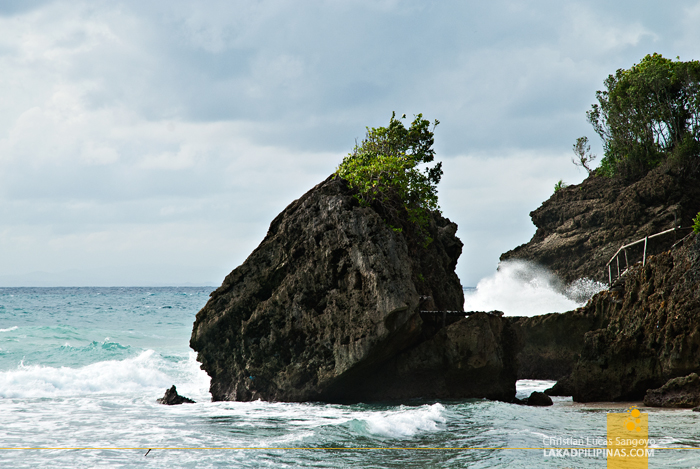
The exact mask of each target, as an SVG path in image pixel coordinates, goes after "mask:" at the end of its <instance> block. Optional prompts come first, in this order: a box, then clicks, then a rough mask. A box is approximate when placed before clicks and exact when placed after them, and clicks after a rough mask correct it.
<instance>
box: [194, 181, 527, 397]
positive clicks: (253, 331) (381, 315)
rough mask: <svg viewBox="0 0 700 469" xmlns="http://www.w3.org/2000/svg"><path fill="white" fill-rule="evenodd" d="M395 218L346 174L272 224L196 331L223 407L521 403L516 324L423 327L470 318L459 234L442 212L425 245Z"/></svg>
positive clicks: (487, 321)
mask: <svg viewBox="0 0 700 469" xmlns="http://www.w3.org/2000/svg"><path fill="white" fill-rule="evenodd" d="M390 217H391V215H390V214H389V212H388V211H386V210H384V208H383V207H382V205H381V204H375V205H374V206H372V207H362V206H360V205H359V204H358V202H357V201H356V199H355V198H354V197H353V196H352V190H351V189H349V188H348V187H347V185H346V183H345V181H344V180H342V179H340V178H337V177H333V176H332V177H329V178H328V179H327V180H326V181H324V182H323V183H321V184H319V185H318V186H316V187H315V188H313V189H312V190H311V191H309V192H308V193H306V194H304V195H303V196H302V197H301V198H299V199H298V200H296V201H294V202H293V203H292V204H290V205H289V206H288V207H287V208H286V209H285V210H284V211H283V212H282V213H280V215H278V216H277V217H276V218H275V219H274V220H273V221H272V223H271V224H270V228H269V230H268V233H267V235H266V237H265V239H264V240H263V241H262V243H261V244H260V245H259V246H258V247H257V248H256V249H255V250H254V251H253V253H252V254H251V255H250V256H249V257H248V259H246V261H245V262H244V263H243V264H242V265H241V266H239V267H238V268H236V269H235V270H234V271H233V272H231V273H230V274H229V275H228V276H227V277H226V279H225V280H224V282H223V284H222V285H221V287H219V288H218V289H217V290H215V291H214V292H212V294H211V298H210V300H209V301H208V303H207V304H206V306H205V307H204V308H203V309H202V310H201V311H200V312H199V313H198V314H197V317H196V321H195V323H194V327H193V331H192V337H191V340H190V345H191V347H192V348H193V349H194V350H196V351H197V352H198V355H197V359H198V360H199V361H200V362H201V364H202V368H203V369H204V370H205V371H206V372H207V373H208V374H209V376H210V377H211V389H210V390H211V394H212V397H213V399H214V400H254V399H264V400H273V401H309V400H322V401H357V400H385V399H404V398H411V397H455V398H456V397H493V398H499V399H506V400H507V399H510V398H512V397H513V396H514V394H515V367H514V365H513V363H514V361H515V358H514V351H513V348H512V346H511V344H512V342H513V340H512V334H511V329H510V324H509V323H508V322H507V321H505V320H504V319H503V318H502V317H500V316H499V315H494V314H490V315H489V314H480V315H472V316H470V317H469V318H465V319H462V320H458V321H456V322H454V321H449V323H445V324H444V325H443V324H441V323H440V322H439V321H438V322H436V321H428V320H427V318H426V321H424V320H423V319H422V318H421V314H420V311H421V310H454V311H461V310H462V307H463V303H464V297H463V293H462V287H461V285H460V282H459V279H458V278H457V275H456V274H455V271H454V270H455V266H456V263H457V259H458V258H459V255H460V254H461V251H462V243H461V242H460V241H459V239H458V238H457V237H456V236H455V233H456V230H457V226H456V225H455V224H454V223H451V222H450V221H449V220H448V219H446V218H443V217H442V216H440V215H439V214H437V213H433V214H432V215H431V220H430V225H429V227H428V234H429V235H430V236H431V237H432V238H433V242H432V243H430V244H429V245H428V246H427V247H424V242H423V241H424V238H422V237H421V236H420V233H417V232H416V230H415V229H412V226H411V224H409V223H407V222H405V220H404V221H402V220H395V219H393V218H392V219H391V220H390V221H391V225H392V226H390V225H389V223H388V222H387V221H386V220H387V218H390Z"/></svg>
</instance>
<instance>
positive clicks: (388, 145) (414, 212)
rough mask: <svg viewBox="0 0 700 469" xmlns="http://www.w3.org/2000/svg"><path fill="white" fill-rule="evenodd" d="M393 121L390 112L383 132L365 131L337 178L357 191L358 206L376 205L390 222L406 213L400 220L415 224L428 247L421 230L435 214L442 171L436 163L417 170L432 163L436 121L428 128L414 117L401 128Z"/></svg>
mask: <svg viewBox="0 0 700 469" xmlns="http://www.w3.org/2000/svg"><path fill="white" fill-rule="evenodd" d="M395 116H396V114H395V113H392V115H391V120H390V121H389V126H388V127H376V128H374V127H373V128H369V127H368V128H367V134H366V136H365V138H364V139H363V140H362V142H361V143H360V144H359V145H355V148H354V149H353V151H352V153H350V154H348V155H347V156H346V157H345V158H343V161H342V162H341V163H340V165H339V166H338V169H337V170H336V174H337V175H338V176H340V177H342V178H344V179H345V180H347V181H348V183H349V184H350V187H352V188H353V189H355V190H356V191H357V193H356V195H355V197H356V198H357V200H358V201H359V202H360V204H361V205H364V206H370V205H372V204H373V203H374V202H375V201H379V202H381V203H382V206H383V208H384V209H385V210H389V211H390V212H392V213H391V214H390V215H391V216H390V218H391V219H392V220H393V219H396V218H398V219H401V218H404V217H402V215H403V214H404V213H403V212H405V218H407V219H408V221H409V222H411V223H414V224H416V225H417V227H418V230H419V231H420V232H421V233H423V235H424V237H425V241H426V245H427V244H429V243H430V242H431V241H432V240H431V239H430V237H429V236H428V235H427V232H426V231H425V228H426V227H427V224H428V220H429V218H428V214H429V212H430V211H438V212H439V210H440V207H439V205H438V196H437V184H438V183H439V182H440V179H441V178H442V174H443V172H442V163H441V162H438V163H437V164H435V165H434V166H432V167H428V166H426V167H424V169H423V170H422V171H421V169H420V168H419V165H424V164H427V163H432V162H433V160H434V159H435V150H433V148H432V146H433V143H434V136H433V130H434V129H435V127H436V126H437V125H438V124H439V122H438V121H437V120H435V121H434V123H433V124H432V128H431V123H430V122H429V121H428V120H426V119H423V115H422V114H418V115H417V116H415V119H414V120H413V122H412V123H411V125H410V127H409V128H406V127H405V126H404V125H403V123H402V122H401V121H400V120H399V119H396V117H395ZM403 117H405V114H404V116H403ZM388 223H389V221H388ZM392 228H393V227H392Z"/></svg>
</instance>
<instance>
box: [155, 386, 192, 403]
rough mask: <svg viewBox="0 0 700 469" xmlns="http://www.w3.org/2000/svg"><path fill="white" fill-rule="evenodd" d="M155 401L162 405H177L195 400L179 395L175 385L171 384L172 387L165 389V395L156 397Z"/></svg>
mask: <svg viewBox="0 0 700 469" xmlns="http://www.w3.org/2000/svg"><path fill="white" fill-rule="evenodd" d="M157 402H158V403H159V404H163V405H178V404H194V403H195V402H194V401H193V400H192V399H189V398H187V397H185V396H181V395H179V394H178V393H177V389H175V385H174V384H173V387H172V388H170V389H168V390H167V391H165V395H164V396H163V397H162V398H160V399H158V400H157Z"/></svg>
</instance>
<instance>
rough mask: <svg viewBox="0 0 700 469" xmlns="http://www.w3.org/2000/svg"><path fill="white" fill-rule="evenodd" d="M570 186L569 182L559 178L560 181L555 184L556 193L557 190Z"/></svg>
mask: <svg viewBox="0 0 700 469" xmlns="http://www.w3.org/2000/svg"><path fill="white" fill-rule="evenodd" d="M568 186H569V185H568V184H567V183H565V182H564V181H562V180H561V179H559V181H558V182H557V183H556V184H554V193H555V194H556V193H557V192H559V191H560V190H562V189H563V188H565V187H568Z"/></svg>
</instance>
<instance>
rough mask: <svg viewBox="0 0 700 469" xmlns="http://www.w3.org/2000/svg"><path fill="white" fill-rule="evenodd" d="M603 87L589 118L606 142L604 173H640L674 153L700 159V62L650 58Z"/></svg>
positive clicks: (686, 161) (680, 157) (679, 157)
mask: <svg viewBox="0 0 700 469" xmlns="http://www.w3.org/2000/svg"><path fill="white" fill-rule="evenodd" d="M605 88H606V89H605V90H604V91H598V92H597V93H596V97H597V100H598V104H594V105H593V106H592V108H591V110H590V111H588V113H587V116H588V121H589V122H590V123H591V124H592V125H593V128H594V129H595V131H596V133H597V134H598V135H599V136H600V137H601V139H602V140H603V147H604V150H605V155H604V157H603V159H602V160H601V166H600V171H601V172H602V173H603V174H605V175H608V176H616V175H620V176H625V177H636V176H640V175H643V174H645V173H646V172H647V171H648V170H650V169H652V168H654V167H655V166H658V165H660V164H661V163H662V162H664V161H665V160H666V159H667V158H669V157H673V158H675V159H676V160H677V161H679V162H682V163H683V164H691V165H692V167H693V168H694V169H697V167H698V161H699V160H700V62H698V61H689V62H681V61H680V60H676V61H673V60H670V59H666V58H664V57H662V56H661V55H660V54H656V53H654V54H651V55H647V56H646V57H644V58H643V59H642V60H641V61H640V62H639V63H638V64H636V65H634V66H632V67H631V68H630V69H628V70H624V69H619V70H617V72H616V73H615V75H610V76H608V78H607V79H606V80H605Z"/></svg>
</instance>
